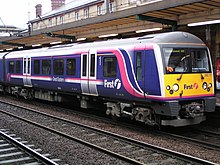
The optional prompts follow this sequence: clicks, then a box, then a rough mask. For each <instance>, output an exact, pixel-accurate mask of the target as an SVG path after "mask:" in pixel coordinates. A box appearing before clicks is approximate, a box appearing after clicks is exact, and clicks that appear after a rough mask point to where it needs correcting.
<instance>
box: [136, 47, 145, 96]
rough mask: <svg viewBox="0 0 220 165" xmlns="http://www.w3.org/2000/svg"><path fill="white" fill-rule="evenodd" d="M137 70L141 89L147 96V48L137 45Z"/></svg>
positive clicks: (137, 78)
mask: <svg viewBox="0 0 220 165" xmlns="http://www.w3.org/2000/svg"><path fill="white" fill-rule="evenodd" d="M134 52H135V65H134V66H135V67H136V68H135V70H136V72H135V73H136V75H135V76H136V80H137V84H138V87H139V91H141V93H143V94H144V96H145V93H146V91H145V78H144V75H145V69H146V68H145V58H146V57H145V48H144V49H143V48H139V47H135V51H134Z"/></svg>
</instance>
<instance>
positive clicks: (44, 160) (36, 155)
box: [0, 131, 58, 165]
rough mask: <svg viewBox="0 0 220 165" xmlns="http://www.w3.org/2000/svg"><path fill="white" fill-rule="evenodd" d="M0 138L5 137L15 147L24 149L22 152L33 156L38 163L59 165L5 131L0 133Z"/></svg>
mask: <svg viewBox="0 0 220 165" xmlns="http://www.w3.org/2000/svg"><path fill="white" fill-rule="evenodd" d="M0 136H2V137H4V138H5V139H6V140H7V141H9V142H10V143H12V144H14V145H15V146H18V147H19V148H20V149H22V151H24V152H25V153H28V154H30V155H31V156H33V157H34V158H35V159H37V160H38V161H40V162H41V163H43V164H46V165H58V164H57V163H56V162H54V161H52V160H50V159H49V158H47V157H45V156H43V155H41V154H40V153H38V152H36V151H35V150H33V149H31V148H30V147H28V146H26V145H24V144H23V143H21V142H19V141H18V140H16V139H14V138H12V137H10V136H9V135H7V134H6V133H4V132H3V131H0Z"/></svg>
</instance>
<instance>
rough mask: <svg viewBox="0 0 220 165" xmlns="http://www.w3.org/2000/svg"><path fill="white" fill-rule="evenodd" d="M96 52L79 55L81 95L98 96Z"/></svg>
mask: <svg viewBox="0 0 220 165" xmlns="http://www.w3.org/2000/svg"><path fill="white" fill-rule="evenodd" d="M96 78H97V52H96V50H93V49H90V50H89V53H82V54H81V89H82V93H83V94H88V95H96V96H97V95H98V91H97V83H96V82H97V81H96V80H97V79H96Z"/></svg>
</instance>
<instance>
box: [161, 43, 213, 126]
mask: <svg viewBox="0 0 220 165" xmlns="http://www.w3.org/2000/svg"><path fill="white" fill-rule="evenodd" d="M163 54H164V66H165V69H164V70H165V71H164V72H165V73H164V95H165V98H166V100H167V101H166V104H167V107H169V113H170V114H169V115H171V116H175V117H174V118H173V120H162V123H161V124H162V125H172V126H186V125H193V124H199V123H200V122H202V121H204V120H205V119H206V117H205V112H213V111H214V110H215V103H216V98H215V96H214V77H213V70H212V65H211V60H210V55H209V52H208V49H206V48H178V47H177V48H168V47H167V48H163Z"/></svg>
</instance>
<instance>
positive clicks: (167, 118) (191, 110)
mask: <svg viewBox="0 0 220 165" xmlns="http://www.w3.org/2000/svg"><path fill="white" fill-rule="evenodd" d="M0 92H4V93H9V94H12V95H15V96H19V97H24V98H25V99H34V98H35V99H41V100H46V101H51V102H62V101H63V100H65V97H64V95H63V94H61V93H59V92H54V91H43V90H40V89H37V90H36V89H35V90H34V89H33V88H28V87H27V88H23V87H19V86H3V85H0ZM74 98H76V99H77V100H78V101H79V103H80V106H81V108H86V109H87V108H98V105H100V104H97V103H98V102H99V103H100V100H101V103H102V104H104V105H105V107H106V114H107V115H109V116H112V117H113V118H121V117H126V118H130V119H131V120H135V121H138V122H141V123H144V124H146V125H150V126H159V127H160V126H161V125H163V126H174V127H178V126H187V125H194V124H199V123H201V122H202V121H204V120H206V117H205V115H204V113H205V112H213V111H214V109H215V97H210V98H205V99H201V100H189V101H182V102H179V101H170V102H169V101H168V102H148V103H139V102H132V103H129V102H118V101H116V100H110V99H106V98H105V99H104V100H103V99H97V98H96V97H92V96H86V95H74Z"/></svg>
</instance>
